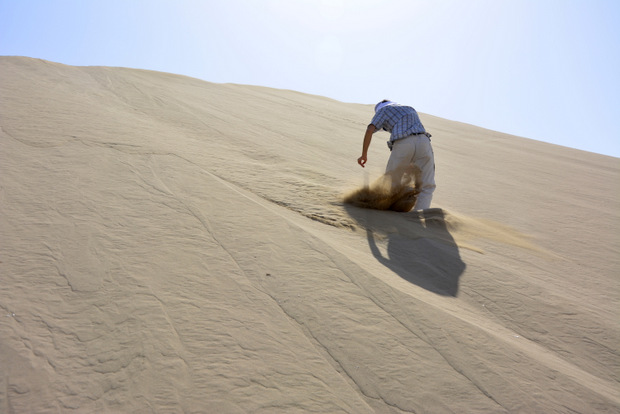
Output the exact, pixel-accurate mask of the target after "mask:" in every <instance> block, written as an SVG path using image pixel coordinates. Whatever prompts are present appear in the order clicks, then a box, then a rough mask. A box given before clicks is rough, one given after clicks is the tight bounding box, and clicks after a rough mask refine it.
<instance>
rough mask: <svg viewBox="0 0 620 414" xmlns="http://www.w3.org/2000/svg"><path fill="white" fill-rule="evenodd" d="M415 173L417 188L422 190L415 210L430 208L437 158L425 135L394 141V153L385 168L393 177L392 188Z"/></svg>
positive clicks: (410, 136)
mask: <svg viewBox="0 0 620 414" xmlns="http://www.w3.org/2000/svg"><path fill="white" fill-rule="evenodd" d="M413 170H418V171H417V172H416V173H415V177H416V178H415V181H416V187H418V189H419V190H420V193H419V194H418V197H417V199H416V203H415V206H414V207H413V209H414V210H416V211H419V210H425V209H428V208H430V206H431V200H432V198H433V191H435V187H436V186H435V157H434V156H433V148H432V147H431V140H430V139H429V138H428V137H427V136H426V135H424V134H416V135H409V136H408V137H405V138H402V139H399V140H397V141H394V143H393V147H392V153H391V154H390V159H389V160H388V163H387V167H386V168H385V172H386V174H389V175H391V176H392V186H393V187H397V186H399V185H400V184H401V183H402V180H403V177H404V176H405V174H411V172H412V171H413Z"/></svg>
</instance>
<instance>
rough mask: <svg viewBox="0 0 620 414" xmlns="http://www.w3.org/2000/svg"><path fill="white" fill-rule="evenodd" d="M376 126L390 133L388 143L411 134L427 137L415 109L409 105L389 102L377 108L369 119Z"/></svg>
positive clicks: (427, 134)
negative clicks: (389, 103)
mask: <svg viewBox="0 0 620 414" xmlns="http://www.w3.org/2000/svg"><path fill="white" fill-rule="evenodd" d="M370 123H371V124H372V125H374V126H375V128H377V131H379V130H381V129H383V130H384V131H388V132H389V133H390V134H391V135H390V143H391V142H393V141H396V140H398V139H401V138H405V137H408V136H409V135H413V134H425V135H426V136H428V137H429V138H430V137H431V134H429V133H427V132H426V130H425V129H424V126H423V125H422V122H421V121H420V117H419V116H418V113H417V112H416V110H415V109H413V108H412V107H410V106H405V105H399V104H391V105H387V106H384V107H383V108H381V109H379V111H377V113H376V114H375V116H374V117H373V118H372V121H370Z"/></svg>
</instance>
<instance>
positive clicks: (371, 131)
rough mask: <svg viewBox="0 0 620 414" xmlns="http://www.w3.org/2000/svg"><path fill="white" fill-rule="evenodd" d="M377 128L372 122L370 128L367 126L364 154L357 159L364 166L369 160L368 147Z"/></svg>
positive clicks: (363, 146)
mask: <svg viewBox="0 0 620 414" xmlns="http://www.w3.org/2000/svg"><path fill="white" fill-rule="evenodd" d="M376 130H377V128H376V127H375V126H374V125H373V124H370V125H368V128H366V134H365V135H364V144H363V145H362V156H361V157H359V158H358V159H357V163H358V164H359V165H361V166H362V167H364V164H366V161H368V147H369V146H370V141H371V140H372V134H374V133H375V131H376Z"/></svg>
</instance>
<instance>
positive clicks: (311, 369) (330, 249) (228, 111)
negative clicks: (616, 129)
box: [0, 57, 620, 413]
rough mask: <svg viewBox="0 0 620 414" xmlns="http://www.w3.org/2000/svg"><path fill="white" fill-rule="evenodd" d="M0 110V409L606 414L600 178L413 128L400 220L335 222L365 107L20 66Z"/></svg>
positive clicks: (614, 207)
mask: <svg viewBox="0 0 620 414" xmlns="http://www.w3.org/2000/svg"><path fill="white" fill-rule="evenodd" d="M0 91H1V92H0V116H1V118H0V126H1V130H0V169H1V170H0V214H1V217H0V226H1V228H0V234H1V240H2V244H1V246H0V275H1V276H0V278H1V279H0V281H1V283H0V311H1V313H2V314H1V318H0V372H1V375H0V412H6V413H30V412H37V413H47V412H79V413H83V412H114V413H116V412H135V413H142V412H144V413H146V412H166V413H168V412H204V413H296V412H298V413H305V412H323V413H339V412H341V413H365V412H368V413H373V412H376V413H407V412H415V413H501V412H507V413H568V412H571V413H572V412H578V413H594V412H597V413H617V412H620V326H619V324H618V321H619V320H620V319H619V318H618V317H619V316H620V315H619V312H618V310H619V309H620V307H619V305H620V303H619V302H620V295H619V293H620V292H619V286H620V285H619V283H618V282H619V280H618V277H619V275H620V255H619V254H618V252H619V251H620V187H619V184H618V183H620V163H619V160H618V159H617V158H612V157H606V156H603V155H597V154H592V153H586V152H582V151H577V150H572V149H568V148H563V147H559V146H554V145H550V144H545V143H541V142H537V141H533V140H529V139H525V138H520V137H515V136H510V135H505V134H501V133H498V132H494V131H489V130H485V129H482V128H478V127H474V126H471V125H466V124H462V123H458V122H453V121H448V120H444V119H440V118H437V117H433V116H430V115H425V114H421V117H422V121H423V122H424V124H425V126H426V127H427V129H428V130H429V131H430V132H431V133H432V134H433V146H434V151H435V157H436V161H437V182H438V188H437V191H436V193H435V198H434V203H433V207H435V208H436V210H434V212H431V213H429V214H428V215H427V216H424V215H421V216H418V215H415V214H409V213H397V212H393V211H378V210H370V209H362V208H359V207H355V206H352V205H347V204H344V203H343V202H342V199H343V195H344V194H347V193H348V192H350V191H351V190H354V189H356V188H359V187H360V186H362V185H363V184H364V183H365V182H369V180H373V179H375V178H376V177H378V176H380V174H381V173H382V170H383V167H384V165H385V161H386V160H387V157H388V154H389V152H388V150H387V147H386V145H385V143H384V142H382V141H383V140H385V139H387V136H384V135H381V134H377V135H376V136H375V139H374V142H373V145H372V146H371V150H370V153H369V161H368V164H367V168H366V169H364V170H362V169H361V168H359V167H358V166H357V165H356V159H357V157H358V156H359V152H360V150H361V139H362V136H363V132H364V129H365V125H366V124H367V123H368V121H369V119H370V117H371V116H372V105H371V104H369V105H358V104H347V103H342V102H338V101H334V100H331V99H327V98H323V97H319V96H312V95H306V94H302V93H298V92H294V91H286V90H274V89H269V88H262V87H254V86H241V85H232V84H212V83H208V82H204V81H200V80H197V79H191V78H187V77H183V76H177V75H171V74H164V73H157V72H150V71H143V70H132V69H124V68H109V67H71V66H65V65H61V64H56V63H51V62H46V61H42V60H35V59H30V58H18V57H2V58H0ZM378 98H383V97H378ZM411 104H413V105H415V102H413V103H411Z"/></svg>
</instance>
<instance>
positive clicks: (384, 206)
mask: <svg viewBox="0 0 620 414" xmlns="http://www.w3.org/2000/svg"><path fill="white" fill-rule="evenodd" d="M418 173H419V172H418V171H417V170H415V169H413V168H411V169H410V170H408V171H403V172H400V173H394V174H384V175H382V176H381V177H379V178H378V179H377V180H375V181H374V182H373V183H371V184H366V185H364V186H363V187H361V188H358V189H356V190H353V191H351V192H349V193H347V194H346V195H345V196H344V197H343V201H344V202H345V203H347V204H351V205H354V206H356V207H361V208H370V209H374V210H393V211H398V212H407V211H410V210H411V209H412V208H413V206H414V205H415V202H416V198H417V195H418V193H419V186H420V184H419V182H418V180H417V179H416V178H417V177H418V175H419V174H418ZM394 177H400V179H398V178H394ZM397 180H398V181H397Z"/></svg>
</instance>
